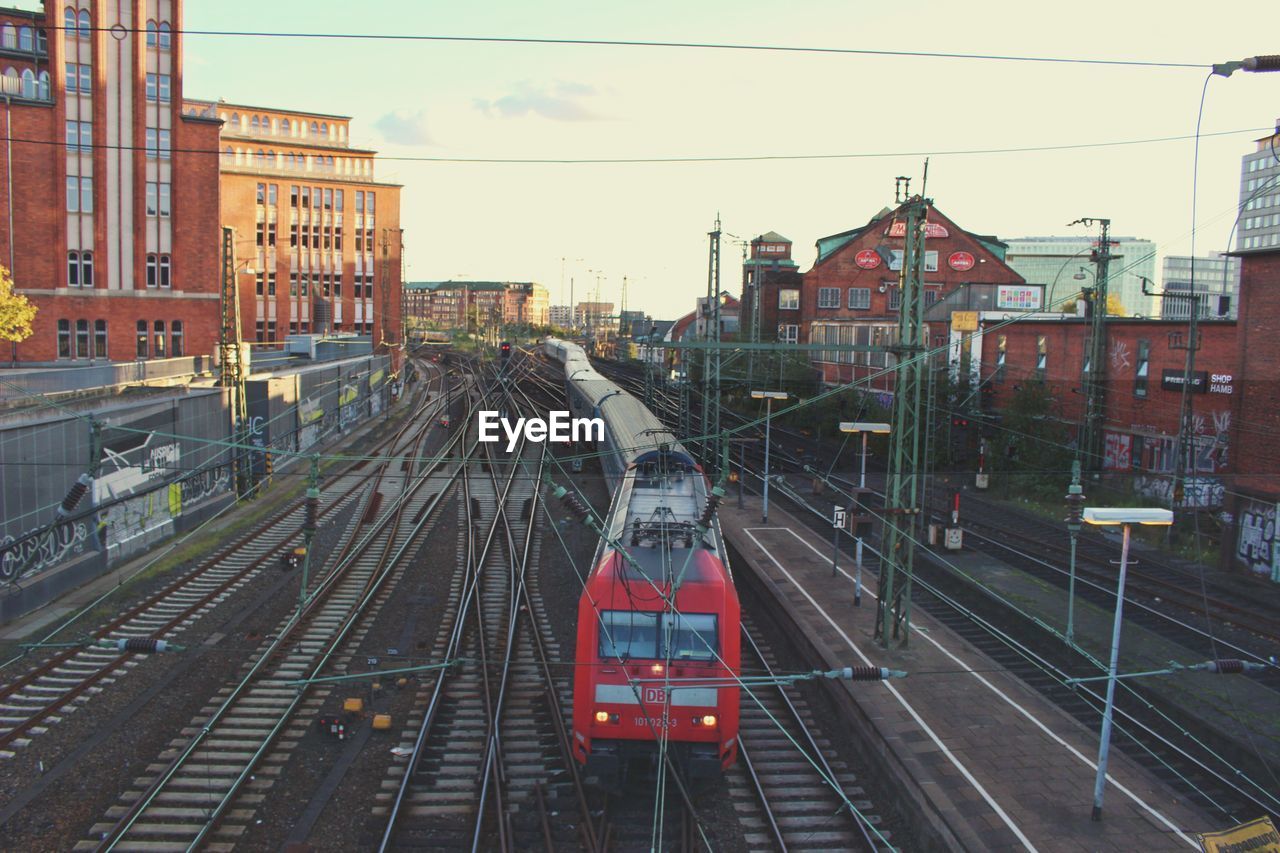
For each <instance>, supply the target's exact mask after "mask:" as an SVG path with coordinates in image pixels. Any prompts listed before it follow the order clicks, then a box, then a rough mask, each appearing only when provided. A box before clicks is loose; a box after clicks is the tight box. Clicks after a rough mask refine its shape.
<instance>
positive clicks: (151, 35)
mask: <svg viewBox="0 0 1280 853" xmlns="http://www.w3.org/2000/svg"><path fill="white" fill-rule="evenodd" d="M155 46H156V22H155V21H147V47H155Z"/></svg>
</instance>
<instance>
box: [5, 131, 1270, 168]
mask: <svg viewBox="0 0 1280 853" xmlns="http://www.w3.org/2000/svg"><path fill="white" fill-rule="evenodd" d="M1268 129H1269V128H1265V127H1243V128H1239V129H1236V130H1220V131H1215V132H1213V133H1202V134H1200V138H1201V139H1205V138H1209V137H1215V136H1239V135H1241V134H1245V133H1249V134H1253V133H1265V132H1266V131H1267V130H1268ZM1195 138H1196V136H1195V135H1194V134H1183V135H1180V136H1153V137H1146V138H1143V139H1119V140H1111V141H1106V142H1075V143H1065V144H1060V145H1022V146H1011V147H1005V148H952V149H945V150H941V151H939V150H926V149H922V150H918V151H862V152H856V151H855V152H845V153H836V154H744V155H740V156H724V155H706V156H688V157H561V158H556V157H422V156H410V155H399V156H396V155H382V154H379V155H378V156H377V160H378V161H380V162H400V163H455V164H466V163H474V164H480V165H485V164H511V165H562V166H574V165H644V164H662V163H760V162H769V161H775V160H777V161H804V160H877V159H885V158H889V157H925V156H929V157H947V156H951V157H963V156H979V155H989V154H1034V153H1039V152H1049V151H1081V150H1090V149H1096V148H1120V147H1127V146H1132V145H1152V144H1157V143H1162V142H1185V141H1187V140H1190V139H1195ZM272 140H274V137H271V138H266V139H265V141H264V140H260V141H258V142H257V143H256V145H257V147H258V148H263V146H264V145H265V144H268V143H270V142H271V141H272ZM0 141H9V142H13V143H16V144H22V145H50V146H58V147H61V146H63V145H65V144H66V143H65V142H64V141H63V140H59V139H36V138H33V137H21V136H8V137H5V136H0ZM224 141H225V142H231V141H232V140H231V139H225V140H224ZM236 141H241V140H239V139H237V140H236ZM243 141H245V142H247V143H248V144H249V145H254V144H255V143H254V142H253V141H252V139H246V140H243ZM274 144H277V145H280V146H282V149H281V153H290V152H285V151H284V149H285V148H288V147H289V146H290V145H292V143H290V142H289V141H288V140H274ZM77 148H78V149H79V150H85V149H89V148H92V149H102V150H104V151H151V152H159V151H160V150H163V152H164V153H166V154H170V155H171V154H207V155H210V156H223V155H225V154H226V150H225V148H224V149H218V148H165V149H157V148H155V147H150V148H148V147H147V146H145V145H112V144H107V143H93V144H92V145H89V144H84V143H81V144H79V145H78V146H77ZM263 150H264V152H265V148H263ZM272 153H273V154H274V153H276V152H275V151H274V149H273V150H272ZM244 154H245V155H246V156H247V157H250V158H252V157H253V156H255V152H254V151H252V150H250V149H248V148H246V149H245V150H244ZM247 165H249V166H252V165H253V164H247ZM272 171H273V172H275V171H281V172H287V171H288V170H283V169H274V168H273V169H272ZM301 174H304V175H308V176H309V177H308V179H310V178H314V177H316V176H317V175H319V177H320V178H321V179H323V177H324V174H325V173H301Z"/></svg>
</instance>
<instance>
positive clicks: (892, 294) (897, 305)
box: [885, 284, 902, 311]
mask: <svg viewBox="0 0 1280 853" xmlns="http://www.w3.org/2000/svg"><path fill="white" fill-rule="evenodd" d="M885 289H886V291H887V292H888V294H889V310H890V311H898V310H900V309H901V308H902V288H900V287H898V286H897V285H896V284H891V285H889V286H888V287H886V288H885Z"/></svg>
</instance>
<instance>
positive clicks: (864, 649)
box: [720, 499, 1219, 851]
mask: <svg viewBox="0 0 1280 853" xmlns="http://www.w3.org/2000/svg"><path fill="white" fill-rule="evenodd" d="M720 520H721V526H722V529H723V531H724V534H725V536H726V537H727V538H728V539H729V541H730V542H731V543H732V544H733V546H734V547H735V548H736V549H737V550H738V552H739V553H740V554H741V555H743V557H745V559H746V560H747V562H748V563H749V564H750V569H751V570H754V571H755V572H756V573H757V575H758V576H760V577H761V578H763V579H765V581H766V583H765V585H766V586H767V587H768V588H769V589H771V591H772V592H773V594H774V595H775V597H777V599H778V601H779V604H780V605H781V606H782V607H784V608H785V609H787V610H790V611H791V612H792V613H793V614H794V615H796V616H797V617H798V618H799V619H800V620H802V622H803V624H804V625H805V626H806V633H807V634H808V635H809V636H810V637H811V638H812V639H814V641H815V645H816V646H817V647H818V648H819V650H820V651H822V652H823V653H824V654H825V655H826V656H828V657H829V659H830V665H831V666H832V667H836V666H846V665H850V664H854V665H856V664H873V665H876V666H890V667H893V668H897V669H905V670H908V671H909V672H911V673H912V675H911V677H909V678H907V679H903V680H895V681H892V682H887V683H884V684H882V685H875V686H869V685H865V684H857V685H853V686H852V687H851V689H850V692H851V694H852V695H853V697H854V701H855V702H856V703H857V705H858V707H859V709H860V710H861V712H862V715H863V717H864V718H865V720H866V721H867V722H868V723H869V728H870V730H871V737H872V738H873V739H876V740H877V741H878V742H875V743H872V744H870V745H869V748H870V749H871V750H872V751H874V752H883V751H887V752H889V753H890V754H891V755H892V756H893V758H894V760H895V761H896V762H898V763H899V764H900V767H901V768H902V770H903V771H904V772H905V774H906V775H907V776H908V777H909V779H910V784H911V785H913V786H914V787H915V794H916V800H917V802H920V803H922V804H923V805H922V807H923V808H925V809H927V810H928V811H929V814H921V815H919V817H920V818H921V819H924V820H928V821H929V822H931V823H933V824H934V825H935V826H938V825H939V824H941V825H942V826H943V827H945V829H944V832H950V833H951V834H952V835H953V838H952V839H951V840H952V841H953V842H954V843H955V844H957V845H958V846H960V847H962V848H964V849H968V850H1022V849H1028V850H1045V851H1049V850H1054V851H1057V850H1063V851H1067V850H1069V851H1080V850H1088V851H1098V850H1114V851H1133V850H1198V849H1199V845H1198V844H1197V843H1196V841H1195V838H1194V835H1193V833H1195V832H1202V831H1206V830H1209V829H1217V828H1219V827H1218V826H1217V825H1216V824H1214V823H1212V822H1211V820H1210V819H1209V817H1208V816H1206V815H1204V814H1202V813H1201V812H1200V811H1199V810H1197V809H1195V808H1194V807H1192V806H1190V805H1189V804H1187V803H1186V802H1185V801H1183V800H1182V798H1181V797H1179V796H1178V795H1177V794H1176V793H1175V792H1173V791H1172V790H1170V789H1168V788H1167V787H1165V786H1164V785H1163V784H1162V783H1161V782H1159V781H1158V780H1156V779H1155V778H1154V777H1152V776H1150V775H1149V774H1148V773H1146V771H1144V770H1143V769H1142V768H1141V767H1139V766H1137V765H1135V764H1133V763H1132V762H1130V761H1128V760H1126V759H1125V758H1124V756H1122V755H1120V754H1119V753H1116V752H1113V753H1112V755H1111V759H1110V763H1109V766H1108V770H1109V773H1108V779H1109V784H1108V786H1107V792H1106V801H1105V806H1104V814H1103V820H1102V821H1101V822H1094V821H1092V820H1091V819H1090V812H1091V809H1092V802H1093V780H1094V775H1095V772H1096V765H1095V763H1094V759H1095V758H1096V757H1097V750H1098V735H1097V732H1096V731H1088V730H1086V729H1084V728H1083V727H1082V726H1081V725H1080V724H1079V723H1078V722H1077V721H1076V720H1074V719H1073V718H1071V717H1070V716H1068V715H1067V714H1065V713H1063V712H1061V711H1059V710H1058V709H1057V708H1055V707H1054V706H1053V705H1051V704H1050V703H1049V702H1048V701H1047V700H1045V699H1044V698H1042V697H1041V696H1040V695H1039V694H1037V693H1036V692H1034V691H1033V690H1031V689H1030V688H1029V687H1027V686H1026V685H1024V684H1023V683H1022V682H1021V681H1020V680H1019V679H1018V678H1017V677H1015V676H1013V675H1010V674H1008V673H1006V672H1004V671H1003V670H1002V669H1000V668H999V667H998V665H997V664H995V663H994V662H992V661H991V660H990V659H989V658H987V657H986V656H985V655H983V654H982V653H981V652H979V651H978V650H976V649H974V648H973V647H972V646H970V645H969V644H968V643H966V642H965V641H964V640H962V639H960V638H959V637H957V636H956V635H955V634H953V633H952V632H951V631H949V630H948V629H947V628H945V627H943V626H942V625H940V624H939V623H937V622H936V621H935V620H933V619H932V618H931V617H929V616H928V615H927V614H925V613H922V612H920V610H919V609H916V610H914V611H913V613H912V622H913V629H914V630H913V633H912V639H911V647H910V648H909V649H907V650H899V651H893V652H887V651H885V650H883V649H881V648H880V647H879V646H878V644H876V643H875V642H874V640H873V639H872V633H873V629H874V626H875V604H876V601H875V595H874V593H875V579H874V577H871V576H870V575H867V576H865V577H864V582H866V583H864V592H863V605H862V607H860V608H855V607H853V586H852V582H853V581H852V577H851V576H850V575H849V574H848V573H847V572H845V571H844V568H843V567H842V570H841V577H839V578H836V579H833V578H832V576H831V542H830V540H829V539H827V540H826V541H823V538H822V537H820V536H819V535H817V534H815V533H814V532H813V531H812V530H810V529H809V528H808V527H807V526H805V525H804V524H802V523H801V522H799V521H798V520H796V519H795V518H793V517H792V516H790V515H789V514H787V513H786V512H783V511H781V510H779V509H777V508H776V507H771V508H770V520H769V524H767V525H763V524H761V523H760V515H759V503H758V501H752V500H750V499H748V501H747V504H746V509H744V510H739V509H736V508H734V507H732V506H729V507H725V506H722V507H721V509H720ZM844 560H847V557H845V558H842V561H844ZM747 569H748V567H746V566H742V567H738V569H737V570H738V571H739V572H741V571H745V570H747Z"/></svg>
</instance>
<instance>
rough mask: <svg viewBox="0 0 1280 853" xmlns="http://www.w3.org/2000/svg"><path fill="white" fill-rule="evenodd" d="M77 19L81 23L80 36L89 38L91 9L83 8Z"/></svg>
mask: <svg viewBox="0 0 1280 853" xmlns="http://www.w3.org/2000/svg"><path fill="white" fill-rule="evenodd" d="M77 21H78V23H79V25H80V32H79V35H80V38H82V39H87V38H88V37H89V10H88V9H81V10H80V15H79V17H78V18H77Z"/></svg>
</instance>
